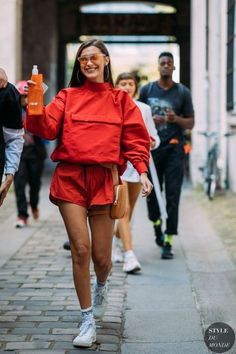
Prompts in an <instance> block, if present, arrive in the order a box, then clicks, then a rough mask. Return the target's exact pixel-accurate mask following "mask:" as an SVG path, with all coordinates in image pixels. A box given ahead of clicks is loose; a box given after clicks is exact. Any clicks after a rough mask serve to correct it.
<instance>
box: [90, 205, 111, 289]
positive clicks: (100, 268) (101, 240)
mask: <svg viewBox="0 0 236 354" xmlns="http://www.w3.org/2000/svg"><path fill="white" fill-rule="evenodd" d="M101 209H104V210H106V213H105V214H103V215H93V216H90V217H89V224H90V229H91V237H92V259H93V263H94V270H95V273H96V276H97V280H98V281H99V282H100V283H105V282H106V280H107V277H108V275H109V273H110V271H111V267H112V262H111V246H112V235H113V229H114V219H111V217H110V205H107V206H102V207H101V206H99V210H101ZM93 210H94V208H93Z"/></svg>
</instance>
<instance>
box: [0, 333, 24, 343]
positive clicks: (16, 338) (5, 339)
mask: <svg viewBox="0 0 236 354" xmlns="http://www.w3.org/2000/svg"><path fill="white" fill-rule="evenodd" d="M25 339H26V336H20V335H14V334H8V335H0V341H1V342H22V341H25Z"/></svg>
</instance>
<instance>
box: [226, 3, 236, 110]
mask: <svg viewBox="0 0 236 354" xmlns="http://www.w3.org/2000/svg"><path fill="white" fill-rule="evenodd" d="M235 17H236V3H235V0H228V40H227V110H228V111H230V110H233V111H236V98H235V96H236V63H235V60H234V58H235V56H236V21H235Z"/></svg>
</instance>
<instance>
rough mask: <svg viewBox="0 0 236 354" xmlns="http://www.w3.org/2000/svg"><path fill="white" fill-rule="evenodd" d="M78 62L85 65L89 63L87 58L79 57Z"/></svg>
mask: <svg viewBox="0 0 236 354" xmlns="http://www.w3.org/2000/svg"><path fill="white" fill-rule="evenodd" d="M78 61H79V63H80V64H83V65H84V64H87V62H88V61H89V59H88V58H87V57H80V58H78Z"/></svg>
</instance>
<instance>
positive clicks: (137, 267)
mask: <svg viewBox="0 0 236 354" xmlns="http://www.w3.org/2000/svg"><path fill="white" fill-rule="evenodd" d="M123 271H124V272H125V273H127V274H133V273H137V272H140V271H141V266H138V265H137V266H135V267H134V268H132V269H124V268H123Z"/></svg>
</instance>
